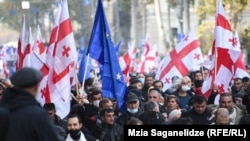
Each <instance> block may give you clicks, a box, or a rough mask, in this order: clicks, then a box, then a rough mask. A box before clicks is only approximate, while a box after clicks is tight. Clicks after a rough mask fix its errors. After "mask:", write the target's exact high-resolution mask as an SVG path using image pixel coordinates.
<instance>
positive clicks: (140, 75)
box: [136, 73, 145, 85]
mask: <svg viewBox="0 0 250 141" xmlns="http://www.w3.org/2000/svg"><path fill="white" fill-rule="evenodd" d="M136 77H137V78H138V79H139V80H140V81H141V83H142V85H144V83H145V75H144V74H142V73H137V75H136Z"/></svg>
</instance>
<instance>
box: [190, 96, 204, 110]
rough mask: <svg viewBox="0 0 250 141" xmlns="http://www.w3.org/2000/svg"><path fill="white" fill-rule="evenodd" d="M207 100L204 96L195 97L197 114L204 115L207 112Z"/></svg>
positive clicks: (194, 104)
mask: <svg viewBox="0 0 250 141" xmlns="http://www.w3.org/2000/svg"><path fill="white" fill-rule="evenodd" d="M206 107H207V99H206V97H205V96H203V95H194V96H193V108H194V110H195V112H196V113H197V114H202V113H204V111H205V110H206Z"/></svg>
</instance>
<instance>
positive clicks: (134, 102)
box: [117, 92, 142, 126]
mask: <svg viewBox="0 0 250 141" xmlns="http://www.w3.org/2000/svg"><path fill="white" fill-rule="evenodd" d="M139 105H140V101H139V98H138V96H137V95H136V94H134V93H132V92H130V93H128V95H127V97H126V106H127V111H126V112H125V113H124V114H122V115H120V116H119V117H118V119H117V123H118V124H120V125H122V126H123V125H125V124H126V123H127V122H128V121H129V120H130V118H131V117H136V118H138V117H139V115H140V114H142V110H141V108H139Z"/></svg>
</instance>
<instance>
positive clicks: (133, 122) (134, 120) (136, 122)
mask: <svg viewBox="0 0 250 141" xmlns="http://www.w3.org/2000/svg"><path fill="white" fill-rule="evenodd" d="M127 125H143V122H142V121H141V120H140V119H138V118H136V117H131V118H130V119H129V121H128V122H127Z"/></svg>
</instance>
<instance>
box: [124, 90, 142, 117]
mask: <svg viewBox="0 0 250 141" xmlns="http://www.w3.org/2000/svg"><path fill="white" fill-rule="evenodd" d="M126 105H127V111H128V112H129V113H131V114H136V113H137V112H138V109H139V105H140V101H139V98H138V96H137V95H136V94H134V93H132V92H130V93H128V95H127V97H126Z"/></svg>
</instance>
